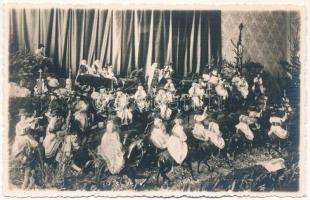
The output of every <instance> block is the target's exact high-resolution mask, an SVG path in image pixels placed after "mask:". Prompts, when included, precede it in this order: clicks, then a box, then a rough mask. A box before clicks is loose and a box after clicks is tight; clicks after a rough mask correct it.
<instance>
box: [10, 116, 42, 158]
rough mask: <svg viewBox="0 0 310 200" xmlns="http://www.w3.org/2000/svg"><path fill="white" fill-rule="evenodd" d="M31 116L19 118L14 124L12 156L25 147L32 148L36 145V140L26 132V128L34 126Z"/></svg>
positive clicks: (25, 148)
mask: <svg viewBox="0 0 310 200" xmlns="http://www.w3.org/2000/svg"><path fill="white" fill-rule="evenodd" d="M34 125H35V124H34V123H33V118H27V119H25V120H21V121H19V122H18V123H17V124H16V128H15V132H16V136H15V140H14V143H13V146H12V154H13V156H18V154H20V153H22V152H23V151H24V150H27V149H34V148H36V147H37V146H38V142H37V141H36V140H35V139H34V138H33V137H32V136H31V135H29V134H28V133H27V130H29V129H33V128H34Z"/></svg>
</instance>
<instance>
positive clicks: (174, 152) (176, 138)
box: [168, 119, 188, 165]
mask: <svg viewBox="0 0 310 200" xmlns="http://www.w3.org/2000/svg"><path fill="white" fill-rule="evenodd" d="M174 122H175V125H174V126H173V128H172V131H171V136H170V138H169V140H168V152H169V154H170V155H171V157H172V158H173V159H174V160H175V161H176V163H178V164H180V165H181V164H182V162H183V161H184V160H185V158H186V156H187V153H188V147H187V144H186V140H187V136H186V134H185V131H184V127H183V125H182V119H175V120H174Z"/></svg>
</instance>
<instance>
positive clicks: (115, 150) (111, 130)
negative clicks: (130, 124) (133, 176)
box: [97, 120, 125, 174]
mask: <svg viewBox="0 0 310 200" xmlns="http://www.w3.org/2000/svg"><path fill="white" fill-rule="evenodd" d="M97 152H98V154H99V155H101V156H102V158H103V159H104V160H105V161H106V162H107V165H108V169H109V171H110V173H111V174H118V173H119V172H120V171H121V170H122V169H123V167H124V165H125V160H124V154H125V153H124V150H123V145H122V143H121V141H120V136H119V133H118V132H117V131H116V128H115V125H114V123H113V122H112V121H111V120H110V121H108V122H107V128H106V132H105V133H104V134H103V136H102V138H101V144H100V145H99V147H98V149H97Z"/></svg>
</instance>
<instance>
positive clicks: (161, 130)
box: [150, 118, 170, 150]
mask: <svg viewBox="0 0 310 200" xmlns="http://www.w3.org/2000/svg"><path fill="white" fill-rule="evenodd" d="M169 138H170V136H169V134H168V133H167V132H166V127H165V125H164V123H163V122H162V120H161V119H159V118H155V119H154V126H153V129H152V131H151V136H150V140H151V142H152V143H153V144H154V146H155V147H156V148H158V149H162V150H164V149H166V148H167V145H168V140H169Z"/></svg>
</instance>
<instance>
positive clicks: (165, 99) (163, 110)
mask: <svg viewBox="0 0 310 200" xmlns="http://www.w3.org/2000/svg"><path fill="white" fill-rule="evenodd" d="M171 101H172V97H171V96H169V95H167V93H166V92H165V90H163V89H160V90H159V91H158V93H157V95H156V97H155V103H156V105H157V106H158V108H159V110H160V116H161V118H162V119H165V120H169V119H170V116H171V114H172V110H171V109H170V108H169V106H168V105H169V103H170V102H171Z"/></svg>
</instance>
